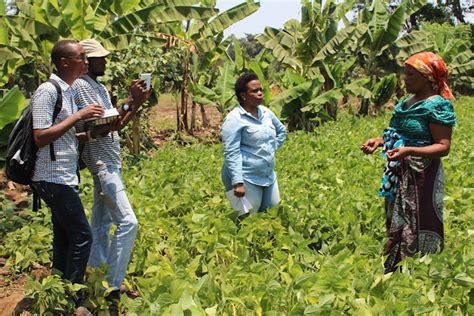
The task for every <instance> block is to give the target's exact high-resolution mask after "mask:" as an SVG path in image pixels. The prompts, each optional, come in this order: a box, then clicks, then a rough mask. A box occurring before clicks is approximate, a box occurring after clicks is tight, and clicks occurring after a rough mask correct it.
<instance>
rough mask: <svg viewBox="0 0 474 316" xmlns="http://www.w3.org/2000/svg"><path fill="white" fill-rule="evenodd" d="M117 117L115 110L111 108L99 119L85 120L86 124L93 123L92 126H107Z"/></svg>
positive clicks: (117, 113)
mask: <svg viewBox="0 0 474 316" xmlns="http://www.w3.org/2000/svg"><path fill="white" fill-rule="evenodd" d="M118 116H119V112H118V111H117V109H116V108H111V109H107V110H104V114H103V115H102V116H101V117H98V118H96V117H93V118H90V119H87V120H86V122H90V121H93V123H92V124H94V125H102V124H108V123H110V122H112V121H113V120H115V119H116V118H117V117H118Z"/></svg>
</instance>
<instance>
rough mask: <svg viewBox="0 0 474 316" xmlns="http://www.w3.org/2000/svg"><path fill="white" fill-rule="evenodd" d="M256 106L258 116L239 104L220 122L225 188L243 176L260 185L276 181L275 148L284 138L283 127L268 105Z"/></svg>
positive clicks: (268, 184)
mask: <svg viewBox="0 0 474 316" xmlns="http://www.w3.org/2000/svg"><path fill="white" fill-rule="evenodd" d="M257 110H258V118H256V117H254V116H252V114H250V113H249V112H247V111H246V110H244V108H243V107H242V106H240V104H239V105H237V106H236V107H235V108H234V109H233V110H232V111H231V112H230V113H229V114H228V115H227V116H226V118H225V119H224V122H223V124H222V129H221V137H222V141H223V143H224V166H223V168H222V179H223V181H224V185H225V187H226V190H230V189H231V188H232V186H233V185H235V184H237V183H243V182H244V180H245V181H248V182H250V183H252V184H255V185H259V186H270V185H272V184H273V183H274V182H275V179H276V175H275V170H274V168H275V152H276V150H277V149H278V148H280V147H281V145H283V142H284V141H285V139H286V136H287V133H286V128H285V126H284V125H283V124H282V123H281V122H280V121H279V120H278V118H277V117H276V116H275V114H273V112H272V111H270V110H269V109H268V108H266V107H264V106H263V105H259V106H258V108H257Z"/></svg>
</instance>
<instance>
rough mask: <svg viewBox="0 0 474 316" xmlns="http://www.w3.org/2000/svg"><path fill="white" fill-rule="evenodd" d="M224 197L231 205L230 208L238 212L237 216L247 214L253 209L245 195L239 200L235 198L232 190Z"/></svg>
mask: <svg viewBox="0 0 474 316" xmlns="http://www.w3.org/2000/svg"><path fill="white" fill-rule="evenodd" d="M225 195H226V196H227V199H228V200H229V202H230V204H231V205H232V208H233V209H234V210H236V211H238V212H239V215H244V214H247V213H249V212H250V211H251V210H252V209H253V208H254V207H253V206H252V203H250V201H249V200H248V199H247V198H246V197H245V195H244V196H243V197H240V198H239V197H237V196H235V194H234V189H232V190H229V191H227V192H226V193H225Z"/></svg>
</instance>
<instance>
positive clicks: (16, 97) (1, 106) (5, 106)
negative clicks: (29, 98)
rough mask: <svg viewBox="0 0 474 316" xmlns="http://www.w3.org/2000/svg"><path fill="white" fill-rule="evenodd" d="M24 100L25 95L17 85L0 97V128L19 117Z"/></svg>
mask: <svg viewBox="0 0 474 316" xmlns="http://www.w3.org/2000/svg"><path fill="white" fill-rule="evenodd" d="M25 100H26V98H25V96H24V95H23V93H21V91H20V89H19V88H18V87H17V86H15V87H14V88H13V89H11V90H9V91H8V93H7V94H6V95H5V96H4V97H3V98H2V99H0V130H1V129H3V128H4V127H5V126H6V125H8V124H10V123H11V122H13V121H15V120H17V119H18V118H19V117H20V114H21V110H22V109H23V107H24V105H25Z"/></svg>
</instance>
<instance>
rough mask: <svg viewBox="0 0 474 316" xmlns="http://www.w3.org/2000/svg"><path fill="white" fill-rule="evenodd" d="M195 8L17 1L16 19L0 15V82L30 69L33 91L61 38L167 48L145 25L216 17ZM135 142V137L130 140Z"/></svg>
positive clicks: (180, 2)
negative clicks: (141, 42)
mask: <svg viewBox="0 0 474 316" xmlns="http://www.w3.org/2000/svg"><path fill="white" fill-rule="evenodd" d="M197 3H199V1H196V0H161V1H151V0H148V1H147V0H142V1H140V0H136V1H118V0H100V1H92V0H83V1H75V0H61V1H58V0H39V1H34V2H33V1H32V2H18V3H17V6H18V14H17V15H14V16H10V15H6V13H5V10H2V11H0V14H1V17H2V19H1V21H2V23H1V24H0V27H1V29H0V37H1V38H0V55H2V56H3V57H5V63H4V64H2V68H1V69H0V71H1V73H0V80H1V82H0V83H1V84H3V85H4V84H5V83H7V82H9V81H11V76H10V75H9V74H12V73H15V71H16V70H18V69H20V70H21V68H19V67H24V66H29V65H34V69H35V72H34V74H35V76H33V77H34V78H35V81H36V84H33V85H30V86H31V87H32V90H31V91H33V90H34V89H35V88H36V86H37V85H38V84H39V83H40V82H41V81H44V80H45V79H46V78H47V77H48V76H49V74H50V73H51V71H52V68H51V63H50V52H51V48H52V46H53V45H54V43H55V42H56V41H58V40H59V39H61V38H72V39H76V40H82V39H86V38H96V39H98V40H99V41H100V42H101V43H102V44H103V45H104V46H105V47H106V48H107V49H108V50H110V51H122V50H129V49H130V47H132V46H133V45H131V44H132V43H134V41H136V40H137V39H146V42H147V43H148V44H147V45H148V46H149V47H155V48H156V47H162V46H164V45H167V44H169V42H168V38H167V37H166V35H167V34H151V33H150V32H148V29H149V26H150V25H158V24H165V23H173V22H176V23H182V22H183V21H185V20H191V19H196V20H197V19H208V18H210V17H213V16H215V15H216V14H217V12H218V11H217V10H216V9H214V8H209V7H199V6H196V4H197ZM22 77H25V76H24V75H22ZM120 80H121V79H120V78H114V79H113V81H112V88H114V87H115V86H117V85H118V84H120V82H119V81H120ZM31 91H26V92H27V94H28V93H30V92H31ZM113 94H114V95H115V92H114V93H113ZM139 119H140V118H139V116H136V117H135V118H134V122H133V125H134V126H139V123H138V122H139ZM138 137H139V135H138V134H137V133H134V139H135V140H136V139H138ZM135 143H136V141H135ZM135 147H136V146H135Z"/></svg>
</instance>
